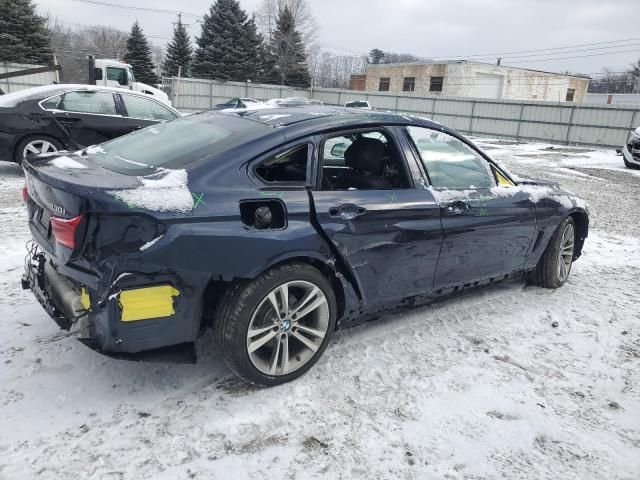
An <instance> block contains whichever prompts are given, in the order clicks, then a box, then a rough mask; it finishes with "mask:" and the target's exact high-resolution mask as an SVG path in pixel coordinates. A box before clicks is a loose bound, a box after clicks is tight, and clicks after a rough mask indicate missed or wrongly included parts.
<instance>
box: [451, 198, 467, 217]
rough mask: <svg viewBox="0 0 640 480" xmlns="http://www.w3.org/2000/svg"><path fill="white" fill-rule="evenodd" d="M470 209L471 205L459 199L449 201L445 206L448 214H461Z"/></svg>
mask: <svg viewBox="0 0 640 480" xmlns="http://www.w3.org/2000/svg"><path fill="white" fill-rule="evenodd" d="M469 210H471V205H469V204H468V203H465V202H461V201H460V200H458V201H455V202H453V203H450V204H449V205H447V207H446V211H447V213H448V214H449V215H462V214H464V213H467V212H468V211H469Z"/></svg>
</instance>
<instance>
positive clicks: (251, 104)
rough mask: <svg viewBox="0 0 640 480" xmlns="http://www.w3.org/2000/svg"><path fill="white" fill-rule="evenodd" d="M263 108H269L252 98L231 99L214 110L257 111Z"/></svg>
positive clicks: (219, 104)
mask: <svg viewBox="0 0 640 480" xmlns="http://www.w3.org/2000/svg"><path fill="white" fill-rule="evenodd" d="M264 108H271V107H270V106H268V105H266V104H265V103H263V102H261V101H259V100H256V99H254V98H232V99H231V100H229V101H227V102H225V103H218V104H217V105H216V106H215V107H214V110H225V111H227V110H259V109H264Z"/></svg>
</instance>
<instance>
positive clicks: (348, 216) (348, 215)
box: [329, 203, 367, 220]
mask: <svg viewBox="0 0 640 480" xmlns="http://www.w3.org/2000/svg"><path fill="white" fill-rule="evenodd" d="M365 213H367V209H366V208H362V207H359V206H357V205H354V204H353V203H345V204H343V205H340V206H339V207H331V208H330V209H329V216H330V217H331V218H341V219H342V220H353V219H354V218H356V217H359V216H360V215H364V214H365Z"/></svg>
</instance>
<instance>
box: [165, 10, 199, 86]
mask: <svg viewBox="0 0 640 480" xmlns="http://www.w3.org/2000/svg"><path fill="white" fill-rule="evenodd" d="M192 57H193V49H192V48H191V40H190V39H189V34H188V33H187V29H186V27H185V26H184V24H183V23H182V20H181V18H180V17H178V23H176V26H175V28H174V29H173V38H172V39H171V42H169V44H168V45H167V53H166V55H165V57H164V62H163V63H162V75H163V76H165V77H176V76H178V68H179V67H182V73H181V75H182V76H183V77H188V76H190V73H191V60H192Z"/></svg>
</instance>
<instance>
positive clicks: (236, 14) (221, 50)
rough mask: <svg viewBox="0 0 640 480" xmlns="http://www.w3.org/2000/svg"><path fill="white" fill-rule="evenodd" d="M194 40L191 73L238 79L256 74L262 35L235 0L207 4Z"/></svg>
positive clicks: (241, 80)
mask: <svg viewBox="0 0 640 480" xmlns="http://www.w3.org/2000/svg"><path fill="white" fill-rule="evenodd" d="M196 43H197V45H198V48H197V49H196V53H195V58H194V61H193V65H192V73H193V75H194V76H195V77H199V78H218V79H222V80H231V81H239V82H244V81H246V80H248V79H251V80H255V79H256V78H257V76H258V74H259V71H260V45H261V43H262V38H261V36H260V35H258V32H257V29H256V25H255V22H254V21H253V19H251V20H249V19H248V17H247V13H246V12H245V11H244V10H242V8H240V3H238V2H237V1H236V0H216V2H215V3H214V4H213V5H211V8H210V9H209V13H208V14H206V15H205V16H204V21H203V22H202V33H201V35H200V36H199V37H198V38H197V39H196Z"/></svg>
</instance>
